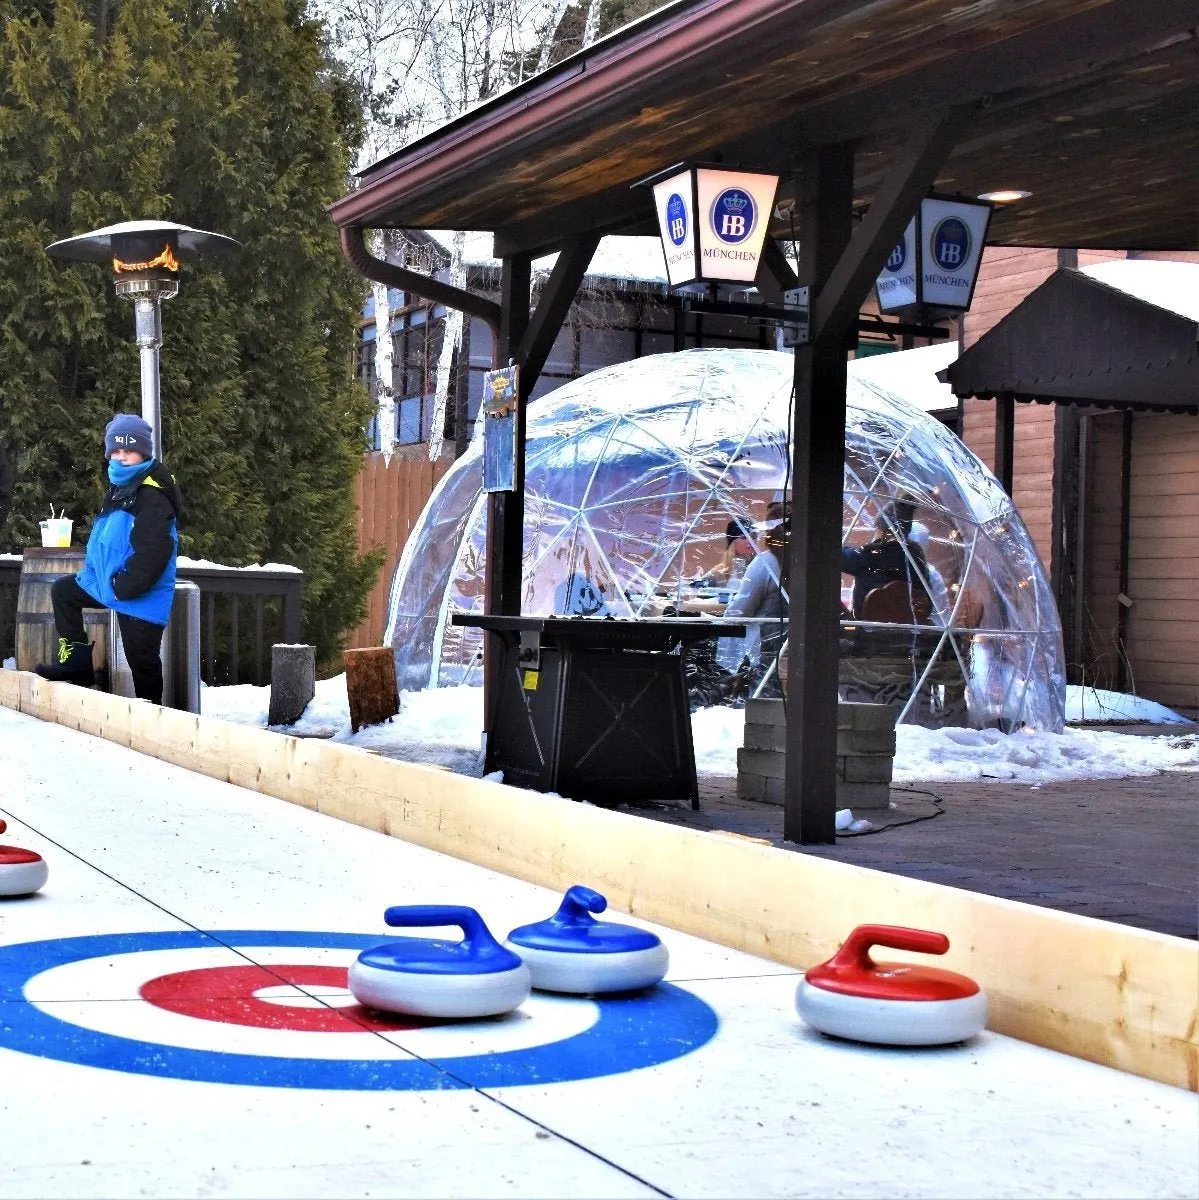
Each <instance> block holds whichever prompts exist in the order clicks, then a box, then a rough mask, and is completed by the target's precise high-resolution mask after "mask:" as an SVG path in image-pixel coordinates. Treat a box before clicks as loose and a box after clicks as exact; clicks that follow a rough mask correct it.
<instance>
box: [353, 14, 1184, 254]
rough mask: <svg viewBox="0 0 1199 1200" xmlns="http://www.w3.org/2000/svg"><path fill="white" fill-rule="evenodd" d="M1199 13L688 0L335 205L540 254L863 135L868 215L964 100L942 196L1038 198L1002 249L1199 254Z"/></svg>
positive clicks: (859, 183)
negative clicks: (655, 183) (934, 126)
mask: <svg viewBox="0 0 1199 1200" xmlns="http://www.w3.org/2000/svg"><path fill="white" fill-rule="evenodd" d="M1195 26H1196V22H1195V0H1155V2H1154V3H1153V4H1144V3H1142V2H1140V0H1088V2H1087V3H1085V4H1080V3H1079V2H1078V0H1004V2H1003V3H962V0H676V3H673V4H667V5H665V6H664V7H663V8H661V9H659V10H658V11H657V12H655V13H653V14H651V15H650V16H649V17H647V18H645V19H643V20H641V21H638V22H635V23H634V24H632V25H630V26H628V27H626V28H625V29H623V30H620V31H619V32H617V33H616V34H613V35H612V36H610V37H608V38H605V39H603V40H602V41H600V42H598V43H596V44H595V45H594V46H591V47H589V48H587V49H586V50H584V51H582V52H580V53H579V54H576V55H574V56H572V57H571V58H568V59H566V60H564V61H563V62H561V63H559V64H557V65H556V66H555V67H553V68H551V69H550V70H548V71H546V72H543V73H542V74H540V75H537V76H535V77H533V78H532V79H530V80H528V81H527V82H526V83H524V84H522V85H521V86H519V87H517V88H514V89H513V90H511V91H509V92H507V93H504V94H503V95H501V96H498V97H496V98H495V99H493V100H491V101H488V102H487V103H485V104H483V105H481V106H480V107H478V108H476V109H473V110H472V111H470V112H468V113H467V114H465V115H464V116H462V117H459V118H458V119H457V120H455V121H453V122H451V123H449V124H448V125H445V126H444V127H442V128H441V129H438V130H436V131H434V132H433V133H431V134H429V135H428V136H426V137H424V138H421V139H420V140H418V141H416V142H414V143H413V144H412V145H410V146H407V147H405V148H404V149H403V150H401V151H400V152H399V153H397V154H395V155H392V156H391V157H389V158H387V159H384V160H382V161H381V162H379V163H376V164H375V165H374V166H372V167H371V168H369V169H368V170H367V171H366V172H364V173H363V175H362V177H361V182H360V186H359V187H358V188H357V189H356V190H355V191H354V192H352V193H350V194H349V195H347V196H346V197H344V198H343V199H342V200H340V201H338V202H337V203H336V204H334V205H333V206H332V209H331V211H332V214H333V216H334V219H335V220H336V221H337V223H338V224H339V225H359V226H388V225H393V226H398V227H404V228H424V229H435V228H440V229H445V228H450V229H486V230H491V231H493V232H496V233H497V234H498V235H499V238H498V241H497V249H499V251H500V252H501V253H508V252H511V251H512V250H526V251H530V252H534V253H537V252H540V251H543V250H546V249H549V248H551V247H554V246H556V245H559V244H560V243H561V241H562V239H563V238H564V237H566V236H568V235H570V234H572V233H578V232H582V231H596V232H613V233H623V234H638V233H643V234H644V233H653V232H654V228H653V216H652V206H651V204H650V203H649V200H648V198H647V197H646V195H645V193H644V192H640V191H637V192H633V191H630V185H631V184H632V183H633V182H634V181H636V180H638V179H641V178H643V177H645V176H647V175H649V174H651V173H653V172H655V171H658V170H661V169H662V168H663V167H666V166H669V165H670V164H672V163H674V162H677V161H679V160H682V159H688V158H691V159H694V158H702V159H720V160H723V161H725V162H727V163H730V164H735V163H741V164H744V165H747V166H756V167H761V168H766V169H772V170H776V171H778V172H779V173H781V174H782V175H783V176H784V184H783V188H782V191H781V195H782V196H783V197H784V198H785V197H787V196H789V195H793V194H794V191H795V182H794V180H793V179H791V176H792V175H793V173H794V164H795V163H796V162H797V161H798V160H799V157H800V155H801V154H802V153H803V152H805V151H808V150H810V149H812V148H813V147H815V146H818V145H821V144H830V143H834V142H844V141H847V140H851V141H854V142H856V144H857V147H858V149H857V169H856V177H855V202H856V204H857V205H858V207H859V208H864V207H866V206H868V205H869V203H870V201H871V199H872V197H873V196H874V194H875V193H876V191H877V189H878V187H879V186H880V182H881V180H882V179H883V178H884V176H885V173H886V171H887V168H888V166H889V165H890V163H891V162H892V161H893V159H894V157H895V155H896V153H897V150H898V147H899V145H900V142H901V139H902V136H903V131H904V129H905V127H906V125H907V124H908V123H909V122H910V120H911V118H912V117H913V116H914V115H917V114H919V113H920V112H922V111H932V110H935V109H938V108H940V107H943V106H945V105H957V106H966V107H968V108H970V110H971V111H972V112H973V114H974V117H975V119H974V121H973V123H972V125H971V126H970V128H969V129H968V130H967V131H966V132H965V134H964V136H963V137H962V139H961V140H960V142H959V144H958V145H957V147H956V149H955V150H954V151H953V153H952V154H951V155H950V157H949V159H948V161H947V162H946V164H945V166H944V168H943V169H942V171H941V173H940V175H939V177H938V179H937V181H936V182H937V187H938V188H939V189H941V190H945V191H950V192H961V193H963V194H978V193H981V192H984V191H988V190H991V189H994V188H999V187H1019V188H1025V189H1028V190H1030V191H1032V193H1033V195H1032V197H1031V198H1030V199H1028V200H1026V201H1024V202H1022V203H1021V204H1019V205H1016V206H1011V207H1008V208H1004V209H1001V210H1000V211H998V212H997V213H996V216H995V219H994V221H993V222H992V227H991V232H990V236H989V240H990V241H992V242H996V243H1006V244H1012V245H1036V246H1055V245H1056V246H1079V247H1085V246H1095V247H1109V248H1128V249H1149V248H1158V249H1180V248H1193V247H1196V246H1197V245H1199V190H1197V189H1196V188H1195V187H1194V181H1193V178H1192V177H1191V175H1192V173H1191V172H1188V171H1185V170H1180V169H1179V164H1180V163H1185V162H1188V161H1189V162H1192V163H1193V162H1195V161H1199V37H1197V34H1196V28H1195ZM785 230H786V227H785V219H783V218H780V219H779V220H778V221H776V226H775V229H774V232H775V233H776V235H777V234H782V233H783V232H785Z"/></svg>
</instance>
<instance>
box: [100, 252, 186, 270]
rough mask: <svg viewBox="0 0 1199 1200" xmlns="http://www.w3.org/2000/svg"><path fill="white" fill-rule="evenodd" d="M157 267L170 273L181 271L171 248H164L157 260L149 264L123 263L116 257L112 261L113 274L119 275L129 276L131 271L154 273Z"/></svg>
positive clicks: (152, 260)
mask: <svg viewBox="0 0 1199 1200" xmlns="http://www.w3.org/2000/svg"><path fill="white" fill-rule="evenodd" d="M155 267H163V268H164V269H166V270H168V271H178V270H179V260H178V259H177V258H176V257H175V255H174V254H173V253H172V252H171V247H170V246H169V245H168V246H163V248H162V253H161V254H159V255H158V256H157V257H156V258H152V259H150V261H149V262H134V263H127V262H121V260H120V259H119V258H116V257H114V258H113V260H112V269H113V272H114V273H115V274H117V275H124V274H128V273H129V272H131V271H153V270H154V269H155Z"/></svg>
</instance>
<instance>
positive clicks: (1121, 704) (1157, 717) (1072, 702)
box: [1066, 684, 1194, 725]
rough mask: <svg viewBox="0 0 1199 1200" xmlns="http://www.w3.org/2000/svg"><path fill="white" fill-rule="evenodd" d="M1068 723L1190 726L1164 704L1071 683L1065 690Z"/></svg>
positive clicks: (1183, 718)
mask: <svg viewBox="0 0 1199 1200" xmlns="http://www.w3.org/2000/svg"><path fill="white" fill-rule="evenodd" d="M1066 720H1067V721H1098V722H1104V723H1108V722H1114V721H1143V722H1144V723H1145V724H1147V725H1191V724H1193V723H1194V722H1192V721H1188V720H1187V718H1186V717H1183V716H1180V715H1179V714H1178V713H1176V712H1175V711H1174V710H1173V709H1172V708H1166V706H1165V705H1164V704H1155V703H1154V702H1153V701H1152V700H1144V699H1142V698H1141V697H1140V696H1129V695H1126V694H1125V693H1124V692H1109V691H1107V690H1106V689H1105V688H1093V687H1078V686H1076V685H1074V684H1071V685H1070V686H1069V687H1067V688H1066Z"/></svg>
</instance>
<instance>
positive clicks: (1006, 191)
mask: <svg viewBox="0 0 1199 1200" xmlns="http://www.w3.org/2000/svg"><path fill="white" fill-rule="evenodd" d="M1031 195H1032V192H1026V191H1023V190H1022V189H1021V188H1002V189H1000V190H999V191H997V192H983V193H982V194H981V195H980V196H979V199H980V200H989V201H990V202H991V203H992V204H1014V203H1015V202H1016V201H1017V200H1027V199H1028V198H1029V196H1031Z"/></svg>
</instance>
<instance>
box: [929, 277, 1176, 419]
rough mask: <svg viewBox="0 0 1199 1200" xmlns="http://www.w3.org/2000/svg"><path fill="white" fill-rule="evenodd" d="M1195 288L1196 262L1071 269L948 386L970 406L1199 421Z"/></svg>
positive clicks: (976, 351)
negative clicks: (1062, 408)
mask: <svg viewBox="0 0 1199 1200" xmlns="http://www.w3.org/2000/svg"><path fill="white" fill-rule="evenodd" d="M1163 267H1171V268H1178V269H1177V270H1174V271H1162V270H1160V268H1163ZM1188 278H1189V279H1190V280H1191V281H1192V286H1191V287H1190V288H1187V287H1186V286H1185V280H1186V279H1188ZM1109 279H1119V280H1120V281H1121V282H1120V285H1119V286H1115V285H1114V284H1113V283H1111V282H1108V280H1109ZM1195 289H1199V264H1194V263H1156V262H1145V263H1139V262H1126V263H1123V264H1118V263H1110V264H1102V266H1101V267H1096V268H1087V269H1086V270H1085V271H1076V270H1071V269H1068V268H1063V269H1061V270H1058V271H1055V272H1054V274H1053V275H1051V276H1050V277H1049V278H1048V279H1047V280H1046V281H1045V282H1044V283H1043V284H1042V285H1041V286H1040V287H1039V288H1037V289H1036V291H1034V292H1031V293H1030V294H1029V295H1028V296H1027V297H1026V298H1025V300H1024V301H1023V302H1022V303H1021V304H1019V305H1017V306H1016V308H1014V309H1013V310H1012V311H1011V312H1010V313H1009V314H1008V315H1007V316H1006V317H1004V319H1003V320H1002V321H1000V322H999V323H998V324H997V325H996V326H995V327H994V328H993V329H991V330H989V331H988V332H987V333H985V334H984V335H983V336H982V337H981V338H979V340H978V341H977V342H975V343H974V345H973V346H971V347H970V349H969V350H967V351H966V352H965V353H964V354H962V355H961V357H960V358H959V359H958V360H957V362H955V363H953V364H951V365H950V366H949V367H948V368H947V369H946V370H944V371H942V372H940V373H939V376H938V377H939V378H940V379H942V380H944V381H947V382H948V383H949V385H950V387H951V388H952V389H953V391H954V394H955V395H958V396H963V397H965V396H980V397H982V398H984V399H993V398H995V397H996V396H1004V397H1008V396H1010V397H1012V398H1013V399H1016V400H1024V401H1036V402H1038V403H1041V404H1050V403H1060V404H1078V405H1083V406H1092V405H1093V406H1097V407H1101V408H1131V409H1135V410H1140V411H1148V412H1188V413H1199V310H1197V309H1196V300H1195V297H1196V295H1197V294H1199V292H1197V291H1196V290H1195ZM1151 296H1156V297H1157V298H1158V300H1159V301H1160V303H1158V302H1154V301H1152V300H1151V299H1149V298H1148V297H1151Z"/></svg>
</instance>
